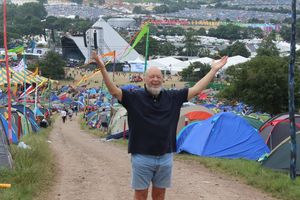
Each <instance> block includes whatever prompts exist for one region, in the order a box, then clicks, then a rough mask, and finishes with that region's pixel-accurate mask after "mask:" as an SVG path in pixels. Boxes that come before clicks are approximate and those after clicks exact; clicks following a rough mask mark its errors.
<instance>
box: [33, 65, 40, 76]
mask: <svg viewBox="0 0 300 200" xmlns="http://www.w3.org/2000/svg"><path fill="white" fill-rule="evenodd" d="M38 74H39V68H38V67H37V68H35V71H34V72H33V73H32V74H31V75H32V76H36V75H38Z"/></svg>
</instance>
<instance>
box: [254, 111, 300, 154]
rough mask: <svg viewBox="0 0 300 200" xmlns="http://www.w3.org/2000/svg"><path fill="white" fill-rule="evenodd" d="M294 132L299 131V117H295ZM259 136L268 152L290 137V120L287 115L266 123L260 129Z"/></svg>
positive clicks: (278, 116)
mask: <svg viewBox="0 0 300 200" xmlns="http://www.w3.org/2000/svg"><path fill="white" fill-rule="evenodd" d="M295 123H296V131H300V115H295ZM259 131H260V134H261V136H262V138H263V139H264V141H265V143H266V144H267V145H268V147H269V148H270V150H272V149H274V148H275V147H276V146H277V145H278V144H280V143H281V142H282V141H283V140H285V139H286V138H288V137H289V136H290V120H289V115H288V114H287V113H283V114H280V115H277V116H275V117H273V118H271V119H269V120H268V121H266V122H265V123H264V124H263V125H262V126H261V127H260V128H259Z"/></svg>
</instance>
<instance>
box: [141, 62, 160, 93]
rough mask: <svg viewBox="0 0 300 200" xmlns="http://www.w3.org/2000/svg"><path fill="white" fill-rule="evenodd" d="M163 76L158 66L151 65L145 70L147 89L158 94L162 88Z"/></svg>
mask: <svg viewBox="0 0 300 200" xmlns="http://www.w3.org/2000/svg"><path fill="white" fill-rule="evenodd" d="M162 82H163V76H162V73H161V71H160V69H158V67H149V68H148V69H147V71H146V72H145V84H146V87H147V90H148V91H149V92H150V93H152V94H153V95H155V96H156V95H158V94H159V93H160V91H161V88H162Z"/></svg>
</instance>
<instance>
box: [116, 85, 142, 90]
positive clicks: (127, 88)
mask: <svg viewBox="0 0 300 200" xmlns="http://www.w3.org/2000/svg"><path fill="white" fill-rule="evenodd" d="M121 88H122V89H123V90H138V89H140V87H139V86H137V85H133V84H128V85H123V86H121Z"/></svg>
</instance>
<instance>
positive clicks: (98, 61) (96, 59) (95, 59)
mask: <svg viewBox="0 0 300 200" xmlns="http://www.w3.org/2000/svg"><path fill="white" fill-rule="evenodd" d="M92 59H93V60H94V61H96V63H97V65H98V66H99V67H100V68H102V67H103V68H104V67H105V65H104V63H103V61H102V59H100V58H99V56H98V54H97V52H96V51H93V52H92Z"/></svg>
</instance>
